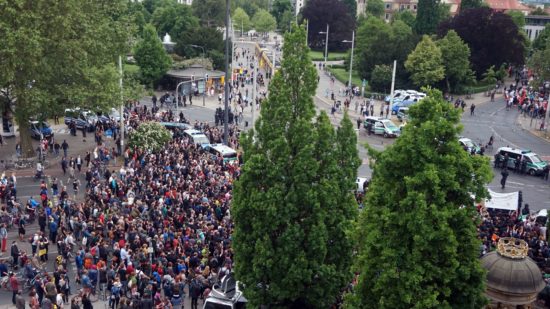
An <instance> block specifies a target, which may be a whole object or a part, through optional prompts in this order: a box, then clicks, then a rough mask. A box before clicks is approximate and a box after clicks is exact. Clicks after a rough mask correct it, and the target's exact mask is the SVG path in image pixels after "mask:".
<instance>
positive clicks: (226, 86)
mask: <svg viewBox="0 0 550 309" xmlns="http://www.w3.org/2000/svg"><path fill="white" fill-rule="evenodd" d="M229 2H230V1H229V0H225V82H224V90H225V91H224V92H225V99H224V108H225V111H224V115H223V120H224V121H223V143H224V144H225V145H227V144H228V143H229V126H228V124H227V122H228V121H229V9H230V7H229V5H230V3H229Z"/></svg>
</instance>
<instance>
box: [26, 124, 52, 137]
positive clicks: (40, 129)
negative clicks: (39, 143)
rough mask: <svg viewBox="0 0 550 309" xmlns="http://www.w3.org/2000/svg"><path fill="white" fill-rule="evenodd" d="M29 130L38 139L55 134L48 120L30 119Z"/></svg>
mask: <svg viewBox="0 0 550 309" xmlns="http://www.w3.org/2000/svg"><path fill="white" fill-rule="evenodd" d="M29 130H30V131H31V137H32V138H34V139H37V140H40V139H41V138H50V137H52V136H53V131H52V128H51V127H50V125H49V124H48V123H47V122H46V121H36V120H29Z"/></svg>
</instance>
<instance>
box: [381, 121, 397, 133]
mask: <svg viewBox="0 0 550 309" xmlns="http://www.w3.org/2000/svg"><path fill="white" fill-rule="evenodd" d="M384 125H385V126H386V128H388V129H390V130H392V131H393V130H399V129H398V128H397V126H396V125H395V124H393V122H391V121H384Z"/></svg>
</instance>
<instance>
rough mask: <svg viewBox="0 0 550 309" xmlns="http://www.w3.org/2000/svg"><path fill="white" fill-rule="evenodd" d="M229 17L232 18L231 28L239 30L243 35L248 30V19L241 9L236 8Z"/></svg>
mask: <svg viewBox="0 0 550 309" xmlns="http://www.w3.org/2000/svg"><path fill="white" fill-rule="evenodd" d="M231 17H232V18H233V27H234V28H235V29H239V30H241V31H242V32H243V33H244V32H245V31H248V30H250V17H249V16H248V14H246V12H245V11H244V10H243V9H241V8H237V9H236V10H235V12H233V15H232V16H231Z"/></svg>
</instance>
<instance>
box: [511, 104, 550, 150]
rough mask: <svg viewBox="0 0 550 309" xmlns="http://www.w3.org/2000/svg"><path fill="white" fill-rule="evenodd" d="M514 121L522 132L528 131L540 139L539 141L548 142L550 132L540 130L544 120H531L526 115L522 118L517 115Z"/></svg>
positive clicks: (520, 115) (549, 140)
mask: <svg viewBox="0 0 550 309" xmlns="http://www.w3.org/2000/svg"><path fill="white" fill-rule="evenodd" d="M515 109H517V108H515ZM516 121H517V123H518V124H519V125H520V126H521V128H522V129H523V130H526V131H528V132H529V133H531V134H532V135H534V136H536V137H538V138H540V139H541V140H544V141H546V142H550V132H548V129H547V130H544V129H543V130H540V126H541V123H542V122H543V121H544V119H538V118H531V117H529V116H528V115H525V116H524V115H522V114H519V113H518V118H517V120H516Z"/></svg>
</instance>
